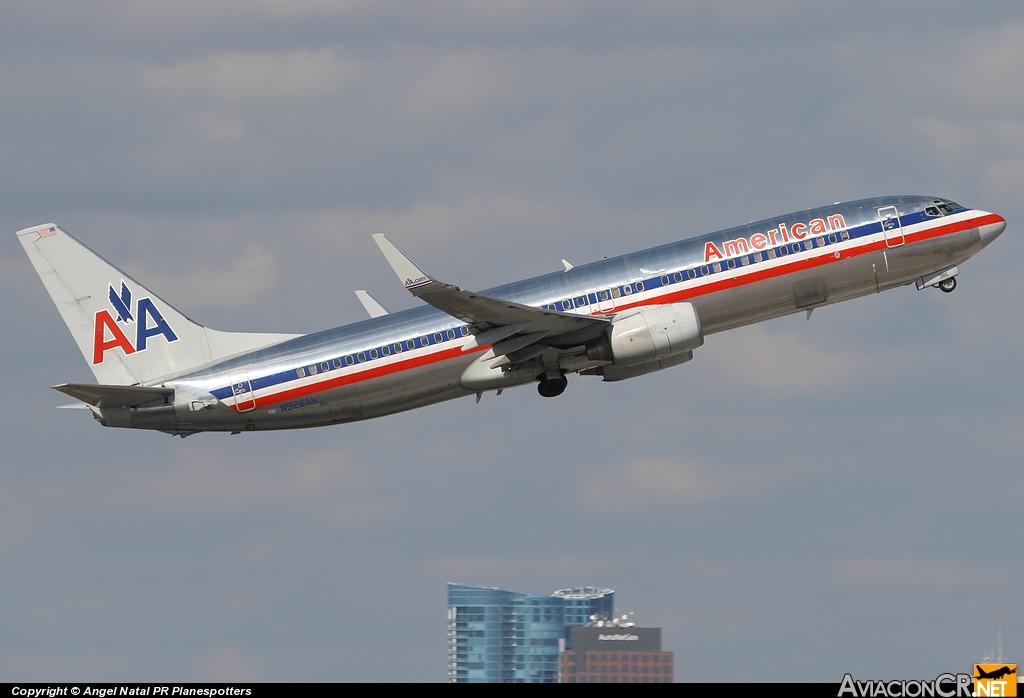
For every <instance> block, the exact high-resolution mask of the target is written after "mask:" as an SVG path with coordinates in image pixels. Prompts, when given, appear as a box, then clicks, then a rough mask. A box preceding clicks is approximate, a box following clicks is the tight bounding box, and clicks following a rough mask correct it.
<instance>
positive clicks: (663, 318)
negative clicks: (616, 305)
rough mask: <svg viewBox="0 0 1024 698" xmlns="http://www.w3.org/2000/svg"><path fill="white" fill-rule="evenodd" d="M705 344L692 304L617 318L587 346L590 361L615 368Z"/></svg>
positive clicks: (656, 307)
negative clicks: (605, 362) (609, 364)
mask: <svg viewBox="0 0 1024 698" xmlns="http://www.w3.org/2000/svg"><path fill="white" fill-rule="evenodd" d="M702 344H704V331H703V329H702V328H701V325H700V318H699V317H698V316H697V310H696V309H695V308H694V307H693V305H692V304H690V303H669V304H666V305H648V306H643V307H640V308H634V309H632V310H627V311H625V312H624V313H620V314H618V315H616V316H615V319H614V320H613V321H612V323H611V326H610V327H609V328H608V329H607V330H606V331H605V333H604V334H602V335H601V336H600V337H598V338H597V339H595V340H592V341H590V342H588V343H587V345H586V349H587V358H588V359H590V360H591V361H610V362H612V364H613V365H615V366H636V365H639V364H646V363H650V362H652V361H660V360H662V359H667V358H669V357H673V356H676V355H679V354H685V353H687V352H692V351H693V350H694V349H696V348H697V347H699V346H701V345H702Z"/></svg>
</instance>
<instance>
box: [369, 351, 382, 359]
mask: <svg viewBox="0 0 1024 698" xmlns="http://www.w3.org/2000/svg"><path fill="white" fill-rule="evenodd" d="M378 356H380V355H379V354H378V353H377V350H376V349H371V350H370V358H371V359H376V358H377V357H378Z"/></svg>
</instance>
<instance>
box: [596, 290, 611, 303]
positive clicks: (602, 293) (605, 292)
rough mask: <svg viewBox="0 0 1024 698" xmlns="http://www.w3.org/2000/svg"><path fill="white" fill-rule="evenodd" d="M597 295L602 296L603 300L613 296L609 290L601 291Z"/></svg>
mask: <svg viewBox="0 0 1024 698" xmlns="http://www.w3.org/2000/svg"><path fill="white" fill-rule="evenodd" d="M597 297H598V298H600V299H601V300H603V301H606V300H608V299H609V298H611V296H610V295H609V294H608V292H607V291H601V292H600V293H599V294H597Z"/></svg>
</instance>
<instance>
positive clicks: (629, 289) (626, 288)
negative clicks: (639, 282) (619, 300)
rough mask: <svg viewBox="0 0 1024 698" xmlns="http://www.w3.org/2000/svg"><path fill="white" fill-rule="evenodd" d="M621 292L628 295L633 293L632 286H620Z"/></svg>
mask: <svg viewBox="0 0 1024 698" xmlns="http://www.w3.org/2000/svg"><path fill="white" fill-rule="evenodd" d="M622 292H623V293H625V294H626V295H627V296H628V295H629V294H631V293H633V287H632V286H630V285H629V284H626V285H625V286H623V287H622Z"/></svg>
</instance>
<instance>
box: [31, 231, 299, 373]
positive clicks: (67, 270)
mask: <svg viewBox="0 0 1024 698" xmlns="http://www.w3.org/2000/svg"><path fill="white" fill-rule="evenodd" d="M18 240H19V241H20V242H21V245H22V247H24V248H25V252H27V253H28V257H29V259H30V260H32V265H33V266H34V267H35V268H36V272H38V274H39V278H40V279H42V281H43V285H44V286H46V290H47V291H49V293H50V298H52V299H53V302H54V303H55V304H56V305H57V310H59V311H60V314H61V317H63V318H64V322H65V323H67V326H68V329H69V330H71V334H72V336H74V338H75V342H76V343H77V344H78V348H79V349H80V350H81V351H82V356H84V357H85V360H86V361H87V362H88V363H89V368H91V369H92V372H93V375H95V376H96V380H97V381H98V382H99V383H102V384H106V385H140V384H147V383H149V384H151V383H154V382H156V381H157V380H158V379H161V378H167V377H170V376H173V375H177V374H181V373H184V372H186V371H189V370H192V369H196V368H200V367H202V366H205V365H207V364H210V363H213V362H216V361H220V360H221V359H226V358H228V357H230V356H235V355H238V354H244V353H247V352H250V351H255V350H256V349H259V348H261V347H266V346H270V345H271V344H277V343H278V342H283V341H285V340H287V339H292V338H294V337H298V336H299V335H294V334H245V333H241V332H218V331H217V330H211V329H207V328H205V327H203V326H202V325H197V324H196V323H194V322H192V321H191V320H189V319H188V318H187V317H185V316H184V315H182V314H181V313H179V312H178V311H177V310H175V309H174V308H173V307H171V306H170V305H168V304H167V303H166V302H164V301H163V300H161V299H160V298H158V297H157V296H156V295H154V294H153V293H151V292H150V291H149V290H147V289H146V288H145V287H144V286H142V284H140V283H138V282H137V281H135V280H134V279H132V278H131V277H130V276H128V275H127V274H125V273H124V272H122V271H121V270H119V269H117V268H116V267H114V266H113V265H112V264H110V263H109V262H107V261H106V260H104V259H103V258H102V257H100V256H99V255H97V254H96V253H95V252H93V251H92V250H90V249H89V248H88V247H86V246H85V245H83V244H82V243H80V242H78V240H75V239H74V238H73V237H71V236H70V235H68V234H67V233H65V232H64V231H63V230H61V229H60V228H59V227H57V226H56V225H54V224H52V223H50V224H47V225H43V226H36V227H34V228H26V229H25V230H21V231H18Z"/></svg>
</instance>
